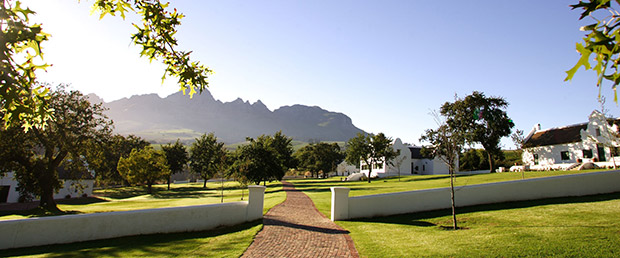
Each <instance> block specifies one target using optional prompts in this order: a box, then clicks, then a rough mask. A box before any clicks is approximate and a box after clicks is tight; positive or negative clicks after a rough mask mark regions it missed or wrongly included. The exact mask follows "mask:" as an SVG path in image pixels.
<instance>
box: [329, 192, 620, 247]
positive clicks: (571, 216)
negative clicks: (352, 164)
mask: <svg viewBox="0 0 620 258" xmlns="http://www.w3.org/2000/svg"><path fill="white" fill-rule="evenodd" d="M457 213H458V214H457V220H458V222H459V226H460V227H464V228H465V229H462V230H456V231H454V230H448V229H446V228H449V227H450V226H451V223H452V222H451V215H450V211H449V210H441V211H434V212H424V213H416V214H407V215H398V216H390V217H383V218H374V219H365V220H354V221H338V222H337V224H338V225H340V226H341V227H343V228H345V229H347V230H349V231H350V232H351V237H352V238H353V241H354V242H355V245H356V248H357V250H358V252H359V253H360V256H361V257H619V256H620V231H619V228H620V220H618V219H617V218H620V193H614V194H606V195H596V196H585V197H570V198H554V199H545V200H536V201H527V202H514V203H503V204H493V205H481V206H472V207H465V208H458V209H457Z"/></svg>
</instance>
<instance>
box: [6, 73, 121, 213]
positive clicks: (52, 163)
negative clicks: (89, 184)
mask: <svg viewBox="0 0 620 258" xmlns="http://www.w3.org/2000/svg"><path fill="white" fill-rule="evenodd" d="M49 107H50V108H53V109H54V110H55V111H54V118H53V119H50V120H48V121H47V126H46V127H45V129H41V128H37V127H33V128H31V129H30V130H28V132H25V131H24V130H22V128H20V127H19V126H18V125H15V124H14V125H11V126H8V127H2V129H1V130H0V145H2V146H0V149H1V151H0V155H2V157H0V166H1V167H2V169H3V171H10V170H13V171H15V173H16V178H17V180H18V182H19V185H20V192H21V193H25V194H27V193H30V194H34V195H36V196H39V197H40V202H39V206H41V207H42V208H44V209H47V210H51V211H54V210H58V208H57V206H56V202H55V201H54V192H55V191H57V190H59V189H60V187H61V181H60V180H59V178H58V167H59V166H61V165H62V166H63V167H65V168H70V169H79V168H81V169H85V166H86V160H85V158H86V148H85V146H88V145H89V143H90V142H92V141H97V140H98V139H103V138H106V137H109V135H110V133H111V121H110V120H108V119H107V117H106V116H105V115H104V114H103V111H104V108H103V107H102V106H101V105H100V104H95V105H92V104H91V103H90V102H89V101H88V98H87V97H85V96H83V95H82V94H81V93H80V92H78V91H68V90H66V88H65V87H64V86H62V85H61V86H59V87H58V89H56V90H53V91H52V92H51V94H50V98H49Z"/></svg>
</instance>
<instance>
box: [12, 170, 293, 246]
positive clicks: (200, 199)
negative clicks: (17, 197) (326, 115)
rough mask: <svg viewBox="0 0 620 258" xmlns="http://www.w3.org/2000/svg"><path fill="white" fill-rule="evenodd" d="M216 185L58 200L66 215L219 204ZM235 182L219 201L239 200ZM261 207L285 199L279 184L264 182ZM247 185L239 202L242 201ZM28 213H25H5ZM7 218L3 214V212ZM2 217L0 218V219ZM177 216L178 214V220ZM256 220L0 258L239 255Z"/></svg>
mask: <svg viewBox="0 0 620 258" xmlns="http://www.w3.org/2000/svg"><path fill="white" fill-rule="evenodd" d="M217 184H218V183H207V186H208V189H203V188H202V184H181V185H172V188H171V190H170V191H168V190H167V189H166V188H167V186H165V185H158V186H156V188H155V189H156V190H155V191H154V193H153V195H147V194H146V189H145V188H142V187H122V188H114V189H105V190H99V191H96V193H97V194H99V195H100V196H101V197H99V198H96V200H97V201H92V200H93V199H95V198H80V199H69V200H63V201H61V202H62V204H60V205H59V207H60V208H61V209H63V210H65V211H69V213H93V212H105V211H119V210H136V209H146V208H160V207H174V206H187V205H196V204H208V203H219V202H220V200H221V196H220V190H219V189H215V186H214V185H217ZM235 184H236V183H233V182H226V183H225V190H224V201H225V202H229V201H239V200H240V199H241V190H240V189H237V187H236V185H235ZM267 186H268V187H267V190H266V193H265V202H264V208H263V211H264V213H266V212H267V211H268V210H269V209H271V208H272V207H274V206H275V205H277V204H279V203H281V202H283V201H284V200H285V199H286V192H284V191H282V184H281V183H279V182H273V183H268V184H267ZM247 194H248V191H247V189H245V190H244V200H247ZM11 216H13V218H15V217H16V216H22V217H28V216H31V215H27V214H23V215H10V216H9V217H11ZM5 217H7V216H5ZM0 219H2V218H0ZM179 219H183V218H179ZM262 227H263V225H262V221H260V220H258V221H254V222H250V223H245V224H242V225H237V226H234V227H226V228H220V229H215V230H209V231H202V232H189V233H175V234H154V235H144V236H129V237H121V238H114V239H106V240H96V241H88V242H81V243H72V244H62V245H50V246H40V247H29V248H20V249H11V250H1V251H0V257H239V256H241V255H242V254H243V252H244V251H245V250H246V249H247V248H248V246H249V245H250V244H251V243H252V241H253V239H254V236H255V235H256V234H257V233H258V231H260V230H261V229H262Z"/></svg>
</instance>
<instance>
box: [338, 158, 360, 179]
mask: <svg viewBox="0 0 620 258" xmlns="http://www.w3.org/2000/svg"><path fill="white" fill-rule="evenodd" d="M359 171H360V170H359V168H357V167H355V165H351V164H349V163H348V162H346V161H342V162H340V164H338V167H336V174H335V175H336V176H348V175H351V174H355V173H357V172H359Z"/></svg>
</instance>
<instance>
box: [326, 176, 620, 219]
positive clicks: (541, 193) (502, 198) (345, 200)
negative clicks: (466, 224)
mask: <svg viewBox="0 0 620 258" xmlns="http://www.w3.org/2000/svg"><path fill="white" fill-rule="evenodd" d="M331 189H332V210H331V211H332V212H331V219H332V221H335V220H347V219H354V218H370V217H380V216H389V215H395V214H405V213H413V212H421V211H431V210H438V209H447V208H450V188H438V189H429V190H420V191H410V192H398V193H388V194H378V195H367V196H358V197H348V195H349V188H344V187H332V188H331ZM454 190H455V202H456V205H457V206H458V207H462V206H471V205H478V204H489V203H501V202H510V201H525V200H535V199H544V198H553V197H564V196H582V195H592V194H603V193H612V192H619V191H620V171H619V170H616V171H606V172H594V173H584V174H575V175H565V176H553V177H544V178H533V179H526V180H517V181H506V182H497V183H489V184H480V185H469V186H460V187H455V189H454Z"/></svg>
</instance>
